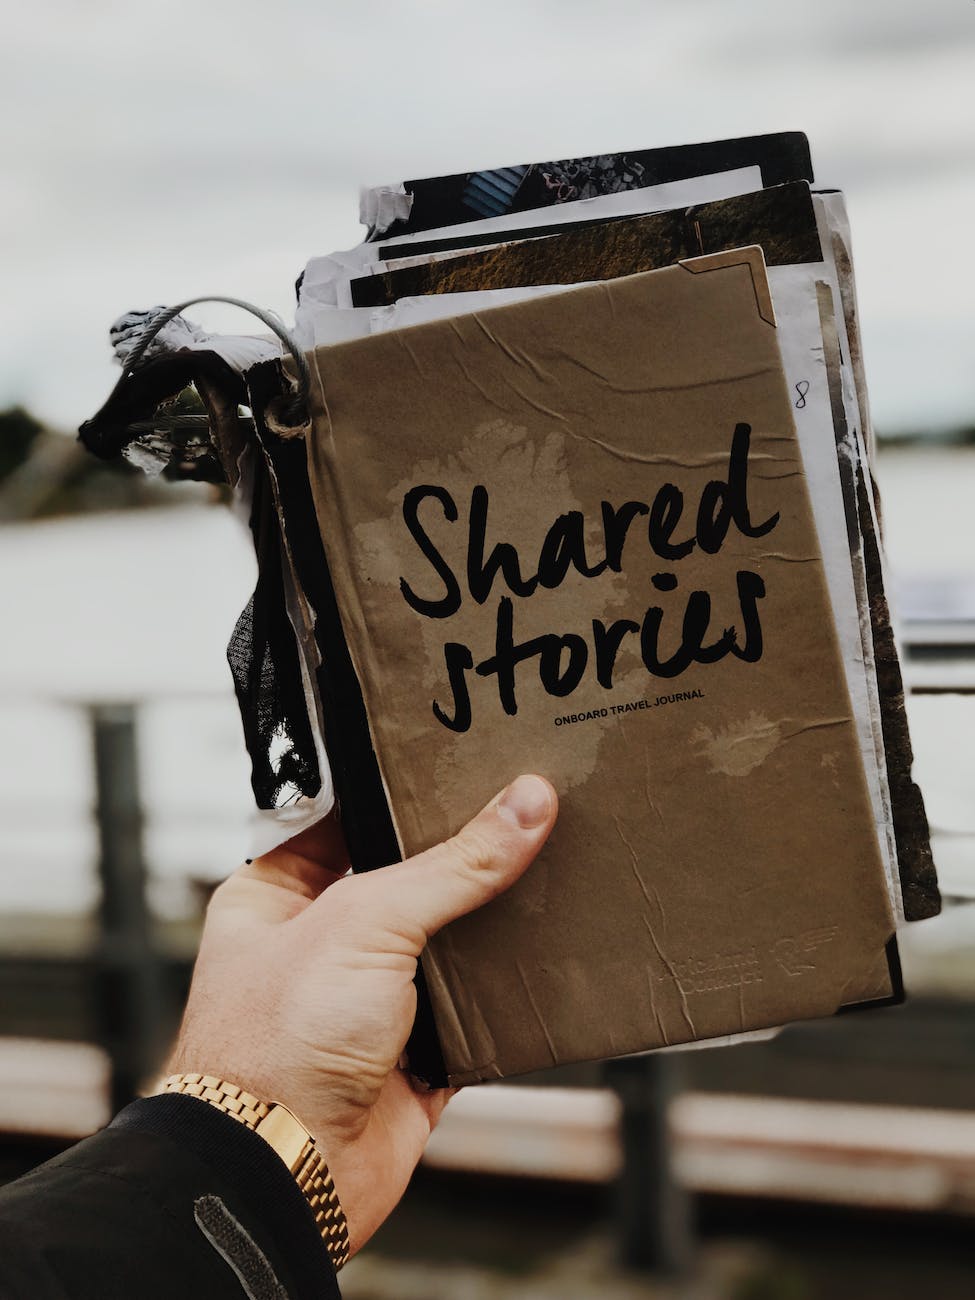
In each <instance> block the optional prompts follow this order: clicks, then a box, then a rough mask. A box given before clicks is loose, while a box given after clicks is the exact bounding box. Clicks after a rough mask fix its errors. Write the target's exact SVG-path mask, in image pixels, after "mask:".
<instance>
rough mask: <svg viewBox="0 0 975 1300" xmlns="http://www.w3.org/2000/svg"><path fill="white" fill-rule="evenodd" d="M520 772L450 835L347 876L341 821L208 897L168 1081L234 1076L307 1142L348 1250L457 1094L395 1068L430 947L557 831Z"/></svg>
mask: <svg viewBox="0 0 975 1300" xmlns="http://www.w3.org/2000/svg"><path fill="white" fill-rule="evenodd" d="M556 812H557V799H556V795H555V791H554V790H553V789H552V787H551V786H550V785H549V783H548V782H547V781H545V780H543V779H542V778H541V777H528V776H522V777H519V778H518V779H517V780H516V781H513V782H512V784H511V785H510V786H508V787H507V788H506V789H505V790H503V791H502V792H501V794H499V795H497V796H496V797H495V798H494V799H492V800H491V802H490V803H489V804H488V805H487V807H486V808H484V809H483V811H482V812H480V813H479V814H478V815H477V816H476V817H475V818H474V819H473V820H472V821H471V822H469V823H468V825H467V826H465V827H464V829H463V830H462V831H460V832H459V833H458V834H457V835H455V836H454V837H453V838H452V839H450V840H447V841H446V842H445V843H443V844H439V845H437V846H436V847H435V848H432V849H428V850H427V851H426V852H425V853H421V854H418V855H417V856H416V857H414V858H410V859H409V860H407V861H406V862H401V863H396V864H395V865H392V866H388V867H384V868H382V869H381V870H379V871H372V872H368V873H365V874H363V875H359V876H346V874H345V873H346V871H347V869H348V865H349V864H348V858H347V853H346V849H345V844H344V841H343V838H342V832H341V829H340V826H339V823H338V820H337V818H336V817H335V816H334V815H332V816H329V817H327V818H325V820H324V821H322V822H320V823H319V824H318V825H317V826H315V827H313V828H312V829H311V830H308V831H305V832H303V833H302V834H301V835H298V836H296V837H295V838H294V839H292V840H289V841H288V843H287V844H284V845H282V846H281V847H280V848H278V849H275V850H274V851H273V852H271V853H267V854H265V855H264V856H263V857H261V858H255V859H254V861H253V862H252V863H249V864H248V865H246V866H243V867H240V868H239V869H238V870H237V871H235V872H234V874H233V875H232V876H230V877H229V879H228V880H226V881H225V882H224V883H223V884H222V885H220V886H219V888H218V889H217V890H216V892H215V893H214V895H213V899H212V900H211V903H210V906H209V909H208V911H207V919H206V925H205V927H204V931H203V938H202V941H201V944H200V953H199V957H198V959H197V964H196V969H195V971H194V975H193V984H192V987H191V989H190V996H189V1000H188V1003H187V1007H186V1012H185V1015H184V1018H183V1023H182V1026H181V1029H180V1033H179V1038H178V1041H177V1045H176V1049H175V1052H174V1055H173V1057H172V1059H171V1061H170V1064H169V1072H171V1073H189V1072H191V1071H196V1072H199V1073H201V1074H211V1075H215V1076H217V1077H218V1078H223V1079H229V1080H231V1081H232V1082H233V1083H236V1084H239V1085H240V1086H241V1087H242V1088H244V1089H246V1090H247V1091H249V1092H251V1093H253V1094H254V1095H255V1096H257V1097H261V1098H262V1099H263V1100H265V1101H269V1102H270V1101H277V1102H280V1103H281V1104H282V1105H284V1106H287V1108H288V1109H289V1110H291V1111H292V1112H293V1113H294V1114H295V1115H296V1116H297V1117H298V1119H299V1120H300V1121H301V1122H302V1124H304V1126H305V1127H306V1128H307V1129H308V1131H309V1132H310V1133H311V1134H312V1136H313V1137H314V1138H315V1139H316V1142H317V1144H318V1147H319V1150H320V1151H321V1152H322V1154H323V1155H324V1157H325V1160H326V1162H327V1164H328V1167H329V1170H330V1171H331V1174H332V1178H333V1181H334V1183H335V1188H336V1191H337V1192H338V1195H339V1199H340V1200H341V1202H342V1208H343V1209H344V1211H345V1215H346V1218H347V1220H348V1224H349V1238H350V1246H351V1251H352V1253H353V1254H354V1253H355V1252H356V1251H357V1250H358V1249H359V1248H360V1247H361V1246H362V1245H363V1243H364V1242H366V1241H367V1240H368V1239H369V1237H371V1236H372V1234H373V1232H375V1230H376V1228H378V1227H379V1225H380V1224H381V1223H382V1222H383V1220H384V1219H385V1218H386V1216H387V1215H388V1214H389V1212H390V1211H391V1210H392V1209H393V1207H394V1206H395V1205H396V1203H397V1202H398V1201H399V1199H400V1197H401V1196H402V1194H403V1192H404V1191H405V1189H406V1185H407V1183H408V1182H409V1180H410V1176H411V1175H412V1173H413V1170H414V1169H415V1167H416V1165H417V1163H418V1161H419V1159H420V1156H421V1155H422V1153H423V1148H424V1146H425V1145H426V1142H427V1139H428V1137H429V1136H430V1132H431V1131H432V1129H433V1127H434V1125H435V1124H436V1123H437V1120H438V1119H439V1118H440V1115H441V1112H442V1111H443V1108H444V1106H445V1105H446V1103H447V1100H448V1098H449V1097H450V1095H451V1093H450V1091H449V1090H447V1089H439V1090H435V1091H432V1092H423V1091H419V1090H418V1089H417V1087H416V1086H415V1085H414V1084H413V1083H412V1082H411V1081H410V1079H409V1077H408V1076H407V1075H406V1074H405V1073H404V1072H402V1071H401V1070H399V1069H397V1068H396V1067H397V1065H398V1063H399V1061H400V1058H401V1055H402V1052H403V1049H404V1047H405V1045H406V1041H407V1038H408V1037H409V1033H410V1030H411V1028H412V1025H413V1019H414V1016H415V1013H416V990H415V987H414V984H413V977H414V974H415V972H416V962H417V958H418V957H419V955H420V952H421V951H422V949H423V947H424V945H425V944H426V942H427V940H428V939H429V938H430V936H431V935H432V934H435V933H436V932H437V930H439V929H440V928H441V927H442V926H444V925H446V924H447V922H448V921H452V920H454V919H455V918H456V917H458V916H462V915H464V914H465V913H467V912H471V911H473V910H474V909H475V908H477V907H480V906H481V905H482V904H483V903H486V902H487V901H488V900H489V899H491V898H493V897H495V896H496V895H497V894H500V893H501V892H503V891H504V890H505V889H507V888H508V886H509V885H512V884H513V883H514V882H515V881H516V880H517V879H518V877H519V876H520V875H521V874H522V872H523V871H524V870H525V869H526V868H527V867H528V865H529V863H530V862H531V861H532V860H533V858H534V857H535V855H536V854H537V853H538V851H539V849H540V848H541V846H542V845H543V844H544V842H545V840H546V839H547V838H548V834H549V832H550V831H551V829H552V826H553V824H554V822H555V817H556Z"/></svg>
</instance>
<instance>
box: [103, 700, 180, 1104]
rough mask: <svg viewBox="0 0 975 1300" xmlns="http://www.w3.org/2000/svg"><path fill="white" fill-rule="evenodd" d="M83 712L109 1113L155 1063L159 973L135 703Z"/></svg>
mask: <svg viewBox="0 0 975 1300" xmlns="http://www.w3.org/2000/svg"><path fill="white" fill-rule="evenodd" d="M89 712H90V717H91V730H92V741H93V747H94V760H95V785H96V805H95V815H96V819H97V823H98V841H99V861H98V871H99V878H100V883H101V903H100V907H99V921H100V933H99V944H98V951H97V956H96V971H95V998H96V1016H97V1020H98V1024H99V1028H100V1038H101V1042H102V1045H103V1046H104V1047H105V1049H106V1051H107V1052H108V1054H109V1056H110V1058H111V1106H112V1111H113V1113H114V1112H115V1111H117V1110H119V1109H121V1107H122V1106H125V1105H127V1104H128V1102H130V1101H132V1100H133V1099H134V1098H135V1097H136V1095H137V1093H138V1088H139V1084H140V1083H141V1082H142V1080H143V1079H144V1077H145V1075H146V1073H147V1072H148V1071H149V1070H150V1069H151V1068H152V1067H153V1065H154V1064H155V1054H156V1049H157V1046H158V1043H157V1039H158V1034H159V1029H160V1027H161V1024H162V1015H161V1013H162V1011H163V997H162V980H161V969H160V965H159V962H158V960H157V958H156V955H155V953H154V951H153V946H152V927H151V918H150V912H149V904H148V899H147V897H146V865H145V858H144V854H143V846H142V808H141V803H140V798H139V774H138V763H137V754H136V722H135V708H134V707H133V706H132V705H131V704H111V705H108V704H96V705H93V706H91V707H90V710H89Z"/></svg>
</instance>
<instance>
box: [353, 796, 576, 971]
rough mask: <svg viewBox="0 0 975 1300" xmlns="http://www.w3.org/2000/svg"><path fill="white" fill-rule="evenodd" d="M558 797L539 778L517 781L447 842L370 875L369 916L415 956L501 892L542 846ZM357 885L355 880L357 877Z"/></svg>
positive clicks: (521, 871)
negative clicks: (412, 943)
mask: <svg viewBox="0 0 975 1300" xmlns="http://www.w3.org/2000/svg"><path fill="white" fill-rule="evenodd" d="M557 812H558V796H557V795H556V793H555V790H554V789H553V788H552V786H551V785H550V784H549V782H548V781H546V780H545V779H544V778H543V777H540V776H519V777H517V778H516V780H514V781H512V783H511V785H509V786H507V787H506V789H504V790H502V791H501V793H500V794H499V795H496V796H495V797H494V798H493V799H492V800H491V802H490V803H489V804H488V805H487V807H486V808H484V809H482V811H481V812H479V813H478V814H477V816H476V817H475V818H474V819H473V820H472V821H469V822H468V823H467V825H466V826H465V827H464V829H463V830H462V831H459V832H458V833H457V834H456V835H454V836H453V837H452V838H451V839H449V840H445V841H444V842H443V843H442V844H438V845H436V846H435V847H434V848H432V849H427V850H426V852H425V853H419V854H417V856H416V857H414V858H409V859H408V860H407V861H406V862H399V863H396V864H394V865H393V866H390V867H384V868H383V869H382V870H381V871H376V872H372V873H370V878H371V879H370V883H372V882H373V881H374V882H375V886H376V893H377V901H376V906H375V911H374V912H373V913H372V915H373V917H374V918H375V919H377V920H380V921H381V922H384V923H386V924H388V925H390V926H391V927H393V928H395V929H396V930H397V931H398V932H399V933H400V934H404V935H405V934H415V935H416V936H417V939H418V943H417V946H416V955H417V956H418V955H419V953H420V950H421V949H422V947H423V945H424V944H425V943H426V941H427V939H429V937H430V936H431V935H432V934H435V933H436V932H437V931H438V930H439V929H441V927H442V926H445V925H446V924H447V922H448V921H453V920H455V919H456V918H457V917H458V916H464V915H465V914H466V913H467V912H472V911H473V910H474V909H475V908H476V907H480V906H482V904H484V903H486V902H488V901H489V900H490V899H492V898H494V897H495V896H496V895H498V894H500V893H503V892H504V890H506V889H507V888H508V887H509V885H513V884H514V883H515V881H516V880H517V879H518V878H519V876H521V875H522V874H523V872H524V871H525V870H526V868H527V867H528V865H529V864H530V863H531V862H532V861H533V860H534V858H535V856H536V854H537V853H538V851H539V849H540V848H541V847H542V845H543V844H544V843H545V841H546V840H547V839H548V836H549V832H550V831H551V829H552V827H553V825H554V824H555V817H556V813H557ZM360 879H361V878H360Z"/></svg>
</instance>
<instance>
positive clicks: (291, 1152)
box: [158, 1074, 349, 1271]
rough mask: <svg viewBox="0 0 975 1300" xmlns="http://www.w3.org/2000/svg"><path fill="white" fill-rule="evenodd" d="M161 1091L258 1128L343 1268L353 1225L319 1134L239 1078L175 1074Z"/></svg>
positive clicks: (337, 1267) (160, 1086)
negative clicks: (315, 1135) (195, 1099)
mask: <svg viewBox="0 0 975 1300" xmlns="http://www.w3.org/2000/svg"><path fill="white" fill-rule="evenodd" d="M158 1092H160V1093H164V1092H178V1093H182V1094H183V1096H185V1097H198V1098H199V1099H200V1101H206V1102H209V1103H210V1105H211V1106H216V1108H217V1110H222V1111H223V1113H224V1114H225V1115H229V1116H230V1117H231V1119H236V1120H238V1121H239V1122H240V1123H241V1124H244V1125H245V1126H246V1127H247V1128H249V1129H252V1130H253V1131H254V1132H255V1133H257V1134H259V1136H260V1137H262V1138H263V1139H264V1140H265V1142H267V1143H268V1145H269V1146H271V1147H273V1149H274V1150H275V1151H276V1152H277V1154H278V1155H279V1156H280V1157H281V1159H282V1160H283V1161H284V1163H285V1164H286V1165H287V1166H288V1169H289V1170H290V1171H291V1173H292V1174H293V1175H294V1178H295V1180H296V1181H297V1183H298V1187H299V1189H300V1190H301V1193H302V1195H303V1196H304V1198H305V1200H306V1201H307V1202H308V1204H309V1206H310V1207H311V1211H312V1214H314V1216H315V1223H316V1224H317V1226H318V1230H319V1232H320V1233H321V1234H322V1240H323V1241H324V1243H325V1249H326V1250H327V1251H328V1254H329V1258H330V1259H331V1261H332V1264H333V1265H334V1266H335V1269H336V1271H338V1270H339V1269H340V1268H341V1267H342V1265H343V1264H344V1263H345V1262H346V1261H347V1260H348V1258H349V1225H348V1224H347V1223H346V1220H345V1214H344V1212H343V1210H342V1205H341V1203H340V1201H339V1198H338V1193H337V1192H336V1190H335V1184H334V1183H333V1182H332V1175H331V1174H330V1173H329V1172H328V1166H327V1165H326V1163H325V1161H324V1159H323V1158H322V1155H321V1152H320V1151H318V1150H317V1148H316V1147H315V1139H314V1138H313V1137H312V1136H311V1134H310V1133H309V1132H308V1130H307V1129H306V1128H305V1126H304V1125H303V1124H302V1123H301V1122H300V1121H299V1120H297V1119H296V1118H295V1117H294V1115H292V1113H291V1111H290V1110H288V1108H287V1107H286V1106H281V1105H279V1104H278V1103H277V1102H273V1101H272V1102H271V1103H270V1104H269V1103H267V1102H263V1101H258V1100H257V1098H256V1097H254V1096H252V1095H251V1094H250V1093H249V1092H245V1091H244V1089H243V1088H239V1087H238V1086H237V1084H236V1083H228V1082H227V1081H226V1080H225V1079H216V1078H214V1077H213V1075H210V1074H173V1075H170V1077H169V1078H168V1079H165V1080H164V1081H163V1082H162V1083H161V1084H160V1085H159V1088H158Z"/></svg>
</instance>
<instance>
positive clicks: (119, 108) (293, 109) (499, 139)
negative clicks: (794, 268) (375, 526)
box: [0, 0, 975, 431]
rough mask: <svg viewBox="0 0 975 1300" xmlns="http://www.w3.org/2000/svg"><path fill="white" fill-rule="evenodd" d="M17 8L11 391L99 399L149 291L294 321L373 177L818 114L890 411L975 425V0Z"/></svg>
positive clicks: (403, 1)
mask: <svg viewBox="0 0 975 1300" xmlns="http://www.w3.org/2000/svg"><path fill="white" fill-rule="evenodd" d="M5 28H6V31H5V34H4V39H3V41H2V48H0V96H2V98H3V101H4V102H3V104H2V108H3V112H2V119H0V120H2V126H0V131H2V134H3V141H4V144H3V183H2V186H0V193H2V195H3V198H2V216H0V232H2V238H0V250H2V251H0V257H2V259H3V261H4V264H5V265H4V276H3V292H2V296H0V404H7V403H9V402H14V401H18V402H22V403H24V404H25V405H28V406H30V407H31V408H33V409H34V410H35V411H37V412H38V413H39V414H41V415H42V416H44V417H46V418H48V419H50V420H52V421H55V422H56V423H58V424H59V425H61V426H63V427H65V428H70V427H73V426H74V425H76V424H77V423H78V422H79V421H80V420H82V419H84V418H85V417H86V416H87V415H90V414H91V413H92V412H93V410H94V409H95V408H96V407H97V406H98V405H100V403H101V401H102V400H103V399H104V397H105V396H106V395H107V393H108V390H109V388H110V387H111V385H112V383H113V382H114V379H115V371H114V368H113V366H112V364H111V361H110V354H109V350H108V345H107V328H108V325H109V324H110V322H111V321H112V320H113V319H114V317H115V316H117V315H118V314H119V313H120V312H122V311H124V310H127V309H129V308H134V307H145V306H149V305H152V304H153V303H160V302H162V303H170V302H175V301H178V300H179V299H181V298H184V297H192V296H195V295H197V294H202V293H206V292H211V293H223V294H232V295H234V296H239V297H244V298H249V299H251V300H253V301H255V302H259V303H262V304H264V305H265V306H270V307H273V308H275V309H276V310H278V311H280V312H281V313H282V315H284V316H285V318H286V319H290V318H291V316H292V313H293V302H294V295H293V283H294V280H295V277H296V275H297V274H298V272H299V271H300V269H301V267H302V266H303V264H304V263H305V261H307V259H308V258H309V257H311V256H313V255H316V254H321V253H324V252H328V251H330V250H331V249H333V248H337V247H347V246H349V245H351V244H353V243H355V242H357V240H358V238H359V235H360V231H359V227H358V224H357V209H358V199H357V194H358V186H359V184H360V183H376V182H383V181H395V180H400V179H403V178H405V177H409V176H424V175H432V174H437V173H440V172H445V171H451V172H452V171H466V170H471V169H473V168H482V167H492V166H499V165H503V164H506V163H514V162H528V161H531V160H540V159H548V158H559V157H566V156H570V155H573V154H588V153H598V152H605V151H610V150H617V149H633V148H640V147H648V146H653V145H663V144H677V143H683V142H687V141H693V140H708V139H716V138H721V137H724V136H731V135H745V134H751V133H756V132H764V131H777V130H785V129H796V128H798V129H801V130H804V131H806V133H807V134H808V135H809V138H810V142H811V145H812V151H813V160H814V163H815V166H816V171H817V178H818V180H819V182H820V183H822V184H824V185H831V186H833V185H836V186H839V187H841V188H843V189H844V190H845V191H846V193H847V198H848V203H849V208H850V213H851V219H852V224H853V236H854V249H855V255H856V266H857V272H858V278H859V291H860V300H861V307H862V314H863V331H864V340H865V352H866V361H867V368H868V377H869V380H870V391H871V399H872V403H873V408H874V414H875V418H876V420H877V423H878V425H879V426H880V427H881V428H882V429H887V430H890V431H893V430H898V429H902V428H910V427H922V428H924V427H927V428H937V427H943V426H946V425H953V424H961V423H969V424H973V423H975V273H973V270H972V265H971V258H972V256H973V253H972V248H971V245H972V241H973V230H975V2H973V0H910V2H908V3H905V2H904V0H814V2H812V0H738V2H737V3H732V2H731V0H633V2H632V3H631V2H629V0H599V3H592V2H591V0H589V2H587V3H584V4H583V3H579V2H578V0H541V2H536V3H531V0H522V2H521V3H513V2H512V0H494V3H492V4H490V5H485V4H483V3H477V4H474V3H468V2H467V0H453V2H451V0H373V2H372V3H370V4H368V5H366V4H364V3H348V2H346V0H342V2H340V3H337V2H335V0H276V2H275V3H274V4H268V3H263V4H255V3H252V2H251V0H156V2H155V3H152V4H147V3H140V0H126V3H121V2H120V0H31V2H30V3H20V4H18V5H17V7H16V13H15V15H14V16H13V18H12V20H11V19H10V18H8V19H7V21H6V22H5ZM221 310H222V309H219V308H211V309H203V310H201V311H200V312H198V313H196V318H197V319H199V320H201V321H202V322H203V323H204V324H207V325H210V326H214V327H221V328H228V329H231V330H234V331H241V330H247V329H249V328H250V327H249V326H247V325H246V324H245V323H244V322H245V321H246V319H247V318H246V317H240V316H238V315H235V314H232V313H231V314H227V315H223V314H221ZM191 314H192V313H191Z"/></svg>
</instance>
